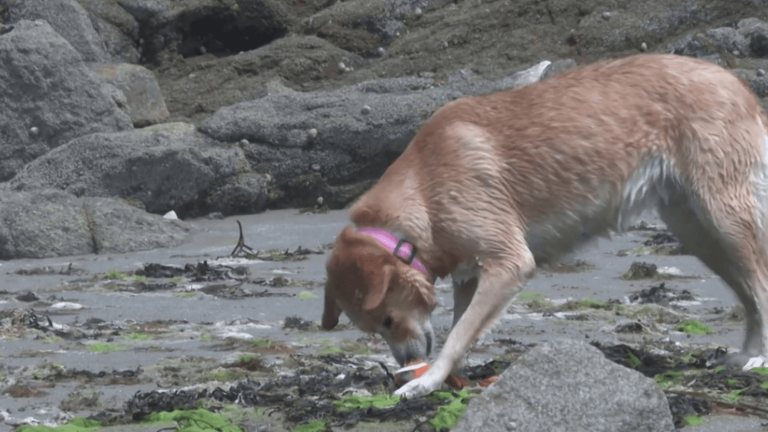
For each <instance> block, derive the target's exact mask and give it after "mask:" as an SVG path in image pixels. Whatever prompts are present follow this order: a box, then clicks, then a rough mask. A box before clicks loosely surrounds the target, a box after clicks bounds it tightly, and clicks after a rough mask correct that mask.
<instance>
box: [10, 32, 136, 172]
mask: <svg viewBox="0 0 768 432" xmlns="http://www.w3.org/2000/svg"><path fill="white" fill-rule="evenodd" d="M0 94H2V95H3V103H2V104H0V181H4V180H8V179H10V178H11V177H13V175H15V174H16V172H17V171H19V170H20V169H21V168H22V167H23V166H24V165H25V164H26V163H28V162H31V161H33V160H34V159H36V158H38V157H39V156H42V155H43V154H45V153H47V152H48V151H49V150H50V149H51V148H55V147H58V146H60V145H62V144H64V143H66V142H67V141H69V140H71V139H73V138H76V137H79V136H83V135H86V134H89V133H94V132H111V131H120V130H126V129H131V128H132V126H131V121H130V119H129V118H128V116H127V115H126V114H124V113H123V112H122V111H120V110H119V109H118V107H117V104H116V103H115V101H114V100H112V98H110V97H109V96H107V95H106V94H105V93H104V92H103V91H102V87H101V84H100V83H99V82H98V81H97V80H96V79H95V78H94V77H93V75H92V74H91V73H90V72H89V71H88V69H87V68H86V66H85V65H84V64H83V61H82V57H81V55H80V54H79V53H78V52H77V51H75V50H74V49H73V48H72V45H71V44H70V43H69V42H67V41H66V40H65V39H64V38H62V37H61V36H59V34H58V33H56V32H55V31H54V29H53V28H52V27H51V26H49V25H48V24H47V23H46V22H44V21H36V22H32V21H21V22H18V23H16V24H15V25H14V28H13V30H12V31H10V32H8V33H6V34H3V35H0Z"/></svg>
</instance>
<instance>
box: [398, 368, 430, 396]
mask: <svg viewBox="0 0 768 432" xmlns="http://www.w3.org/2000/svg"><path fill="white" fill-rule="evenodd" d="M433 381H434V380H432V379H430V377H429V373H426V374H424V375H422V376H421V378H416V379H415V380H412V381H408V382H407V383H405V385H403V386H402V387H400V388H399V389H397V390H395V396H403V397H413V396H424V395H427V394H429V393H432V392H433V391H435V390H437V389H439V388H440V384H441V383H440V382H437V383H436V384H435V383H434V382H433Z"/></svg>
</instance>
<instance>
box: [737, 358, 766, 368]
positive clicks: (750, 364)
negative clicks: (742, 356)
mask: <svg viewBox="0 0 768 432" xmlns="http://www.w3.org/2000/svg"><path fill="white" fill-rule="evenodd" d="M766 366H768V359H766V358H765V357H763V356H757V357H752V358H750V359H749V360H747V364H746V365H744V367H743V368H742V369H741V370H745V371H748V370H750V369H754V368H758V367H766Z"/></svg>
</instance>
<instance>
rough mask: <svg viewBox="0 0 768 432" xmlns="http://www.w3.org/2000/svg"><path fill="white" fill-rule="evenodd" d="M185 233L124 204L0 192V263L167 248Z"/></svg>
mask: <svg viewBox="0 0 768 432" xmlns="http://www.w3.org/2000/svg"><path fill="white" fill-rule="evenodd" d="M189 230H190V226H189V225H188V224H187V223H185V222H181V221H178V220H170V219H164V218H163V217H161V216H157V215H150V214H148V213H146V212H145V211H143V210H141V209H139V208H136V207H133V206H131V205H128V204H127V203H126V202H125V201H123V200H118V199H111V198H77V197H75V196H73V195H71V194H68V193H65V192H61V191H37V192H8V191H0V260H7V259H15V258H44V257H53V256H65V255H81V254H91V253H111V252H132V251H138V250H148V249H156V248H161V247H170V246H175V245H177V244H180V243H181V242H182V241H183V240H184V239H185V238H186V236H187V233H188V232H189Z"/></svg>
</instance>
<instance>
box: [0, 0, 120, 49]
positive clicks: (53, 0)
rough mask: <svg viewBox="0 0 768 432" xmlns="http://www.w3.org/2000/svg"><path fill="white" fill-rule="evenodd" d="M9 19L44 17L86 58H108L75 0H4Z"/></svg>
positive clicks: (15, 20) (37, 18) (102, 45)
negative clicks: (7, 7) (7, 6)
mask: <svg viewBox="0 0 768 432" xmlns="http://www.w3.org/2000/svg"><path fill="white" fill-rule="evenodd" d="M6 1H7V2H8V3H9V4H10V8H9V10H8V14H9V16H10V19H9V23H14V22H17V21H21V20H29V21H36V20H44V21H47V22H48V24H50V25H51V27H53V29H54V30H56V33H58V34H59V35H61V36H62V37H63V38H64V39H66V40H67V42H69V43H70V44H71V45H72V46H73V47H74V48H75V49H76V50H77V51H78V52H79V53H80V55H82V56H83V60H85V61H87V62H103V61H107V60H108V59H109V56H108V55H107V51H106V49H105V45H104V41H103V40H102V39H101V37H100V36H99V34H98V33H97V32H96V30H95V29H94V28H93V24H92V23H91V19H90V18H89V17H88V13H87V12H86V11H85V9H83V7H82V6H80V4H79V3H78V2H76V1H75V0H23V1H13V0H6Z"/></svg>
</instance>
